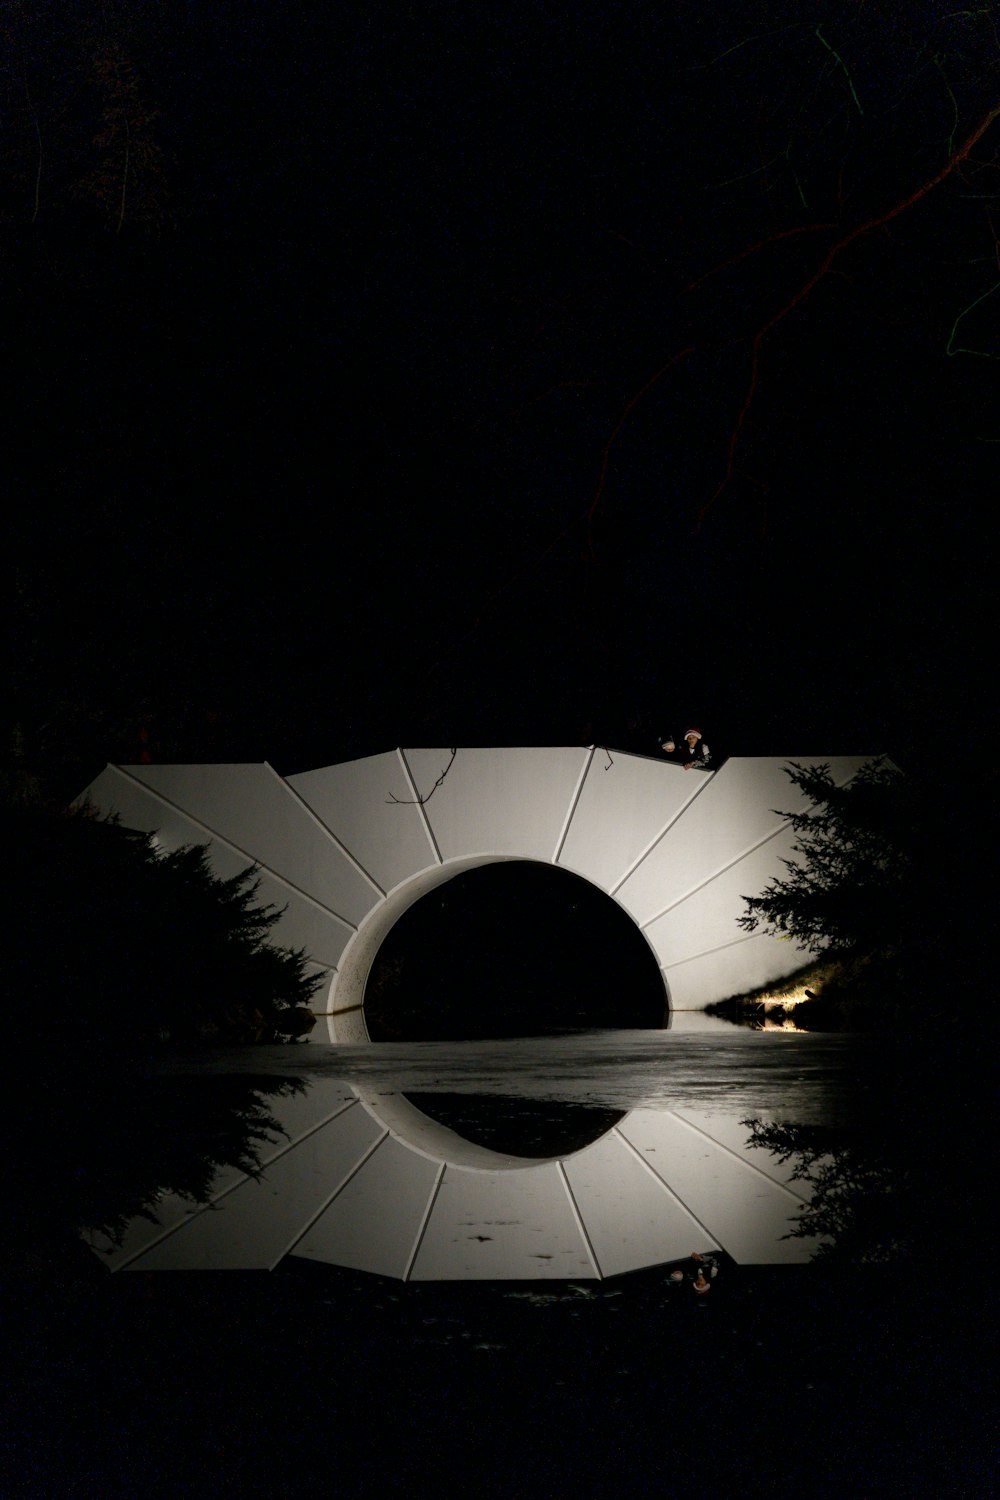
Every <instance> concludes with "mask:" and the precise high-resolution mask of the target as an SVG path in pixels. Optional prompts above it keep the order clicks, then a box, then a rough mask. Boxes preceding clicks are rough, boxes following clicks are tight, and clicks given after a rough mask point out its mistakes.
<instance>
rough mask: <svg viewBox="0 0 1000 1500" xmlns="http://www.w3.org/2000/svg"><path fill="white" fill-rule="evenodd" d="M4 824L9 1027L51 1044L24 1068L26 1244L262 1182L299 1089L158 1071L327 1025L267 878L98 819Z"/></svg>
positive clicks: (19, 1111)
mask: <svg viewBox="0 0 1000 1500" xmlns="http://www.w3.org/2000/svg"><path fill="white" fill-rule="evenodd" d="M3 823H4V832H5V834H6V836H7V848H8V850H9V853H10V858H11V864H10V869H11V870H12V871H13V872H14V876H15V878H14V882H13V884H14V890H13V894H12V896H11V898H10V902H9V905H8V928H7V939H6V942H5V945H4V951H3V955H2V959H0V968H2V971H3V977H4V980H5V985H4V992H5V994H6V996H7V1004H8V1024H9V1026H10V1027H11V1031H12V1034H13V1035H14V1036H17V1035H19V1034H22V1033H23V1034H26V1035H28V1036H32V1035H37V1034H38V1030H39V1027H40V1026H42V1027H43V1028H44V1036H45V1046H44V1049H43V1051H42V1052H41V1054H38V1053H36V1054H35V1055H34V1056H33V1057H31V1058H30V1059H29V1058H27V1057H23V1058H22V1057H21V1056H20V1055H19V1054H18V1052H17V1050H16V1048H10V1049H8V1057H7V1098H8V1102H9V1104H10V1105H11V1107H12V1109H13V1110H14V1112H15V1116H16V1119H17V1128H16V1132H15V1133H16V1138H17V1141H18V1146H17V1149H16V1150H14V1151H13V1152H12V1154H11V1159H10V1160H9V1161H8V1165H7V1171H8V1178H9V1185H10V1191H11V1192H12V1193H13V1194H14V1196H15V1199H16V1201H17V1202H18V1203H19V1204H20V1205H21V1206H22V1210H23V1212H22V1214H21V1216H20V1222H21V1223H22V1225H23V1229H24V1233H25V1234H26V1235H29V1236H31V1235H33V1234H34V1233H35V1232H36V1229H37V1226H38V1225H48V1226H49V1227H50V1228H56V1229H60V1230H62V1231H63V1232H65V1231H66V1230H69V1229H73V1228H83V1227H88V1228H103V1229H105V1230H107V1231H108V1232H110V1233H114V1232H116V1231H118V1230H120V1229H121V1228H122V1227H123V1225H124V1224H125V1223H126V1222H127V1220H128V1219H129V1218H131V1217H132V1216H134V1215H135V1214H136V1213H141V1212H148V1211H151V1210H152V1209H153V1208H154V1207H155V1203H156V1201H157V1198H158V1196H159V1195H160V1194H161V1193H162V1192H164V1191H174V1192H179V1193H183V1194H186V1195H187V1196H189V1197H191V1198H193V1199H195V1200H196V1201H199V1202H203V1201H205V1200H206V1199H207V1197H208V1196H209V1194H210V1191H211V1186H212V1182H213V1180H214V1178H215V1175H216V1172H217V1170H218V1169H219V1167H221V1166H224V1165H225V1166H229V1167H235V1168H236V1169H238V1170H239V1171H243V1172H255V1171H256V1170H257V1164H258V1161H259V1153H260V1148H261V1147H262V1145H264V1144H265V1143H267V1142H268V1141H271V1140H274V1139H276V1138H277V1137H278V1136H279V1135H280V1127H279V1126H278V1124H277V1122H276V1121H275V1120H274V1118H273V1117H272V1115H271V1114H270V1112H269V1109H268V1106H267V1099H268V1097H275V1096H278V1095H281V1094H286V1093H289V1092H294V1091H295V1090H296V1089H297V1088H298V1087H299V1085H298V1083H297V1081H296V1080H294V1079H292V1080H276V1079H264V1078H261V1077H255V1076H253V1075H251V1076H241V1077H238V1078H237V1077H221V1078H215V1077H207V1078H176V1077H165V1076H159V1075H158V1073H157V1059H158V1058H165V1057H167V1056H168V1055H169V1054H170V1053H171V1052H175V1051H176V1050H177V1049H178V1048H181V1049H185V1050H190V1049H191V1048H200V1047H203V1046H205V1045H206V1044H214V1045H222V1044H229V1045H238V1046H245V1045H252V1044H254V1043H256V1042H282V1041H286V1042H287V1041H290V1040H292V1039H294V1038H296V1037H298V1036H301V1035H302V1034H303V1033H305V1032H307V1031H308V1030H309V1029H310V1028H311V1026H312V1024H313V1016H312V1014H311V1012H310V1010H309V1008H308V1007H309V1000H310V997H311V995H312V994H313V992H314V990H315V988H316V985H317V983H318V981H317V979H316V978H315V977H314V975H313V974H312V973H311V972H310V969H309V965H308V963H307V960H306V958H305V955H304V954H303V953H301V952H298V951H294V950H291V949H287V948H282V947H280V946H277V945H275V944H274V943H272V942H271V941H270V940H269V934H270V932H271V929H272V927H273V925H274V923H275V921H276V920H277V918H278V913H277V912H276V911H274V910H273V909H271V908H268V907H261V906H259V905H258V904H257V902H256V892H257V881H256V879H255V878H254V873H253V871H252V870H246V871H243V872H241V873H239V874H237V875H236V876H234V877H232V878H230V879H228V880H220V879H218V878H217V877H216V876H214V875H213V874H212V872H211V870H210V868H209V866H208V862H207V858H206V854H205V850H204V849H203V848H182V849H177V850H174V851H171V852H167V853H164V852H161V851H159V850H158V849H157V847H156V842H155V839H154V838H153V836H151V835H149V834H146V833H140V832H137V831H135V830H132V829H127V828H123V827H122V826H121V825H120V824H118V823H117V822H114V821H101V820H99V819H97V818H96V817H94V816H92V815H91V814H90V813H89V812H88V811H87V810H86V809H84V810H82V811H74V812H70V813H67V814H65V815H62V816H54V815H52V814H50V813H47V812H42V811H39V810H38V809H29V810H24V809H23V808H22V809H16V810H14V811H8V812H7V813H6V814H5V815H4V817H3ZM33 1226H34V1227H33ZM16 1239H17V1237H15V1240H16Z"/></svg>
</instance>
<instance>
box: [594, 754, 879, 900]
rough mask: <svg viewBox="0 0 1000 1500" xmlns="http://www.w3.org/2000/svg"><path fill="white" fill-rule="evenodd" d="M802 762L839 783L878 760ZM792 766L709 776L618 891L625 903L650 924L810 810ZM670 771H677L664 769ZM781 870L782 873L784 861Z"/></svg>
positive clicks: (754, 761) (738, 762)
mask: <svg viewBox="0 0 1000 1500" xmlns="http://www.w3.org/2000/svg"><path fill="white" fill-rule="evenodd" d="M797 759H798V762H799V764H801V765H806V766H816V765H829V766H830V769H831V771H832V773H833V776H834V779H835V780H836V781H838V782H841V781H846V780H848V778H849V777H850V776H852V775H854V773H855V772H856V771H857V770H858V769H859V768H860V767H861V766H862V765H864V764H865V762H866V760H869V759H871V757H870V756H850V757H848V756H839V757H838V756H835V757H828V758H827V759H825V760H824V759H823V758H822V757H821V756H816V755H812V756H799V757H797ZM788 765H789V761H788V760H785V759H777V758H771V757H755V758H749V757H748V758H740V759H733V760H729V761H727V762H726V764H725V765H724V766H723V767H722V769H721V770H719V771H716V772H715V774H714V776H712V777H711V778H710V779H709V778H706V779H707V780H708V784H707V786H706V787H705V790H704V792H703V793H702V794H701V795H700V796H698V797H696V798H695V799H694V801H693V802H691V803H690V805H689V806H688V807H687V808H685V810H684V812H683V813H682V814H681V816H680V818H678V820H677V822H676V823H675V824H674V826H673V827H672V828H671V830H670V834H669V837H668V838H666V839H664V840H663V841H662V843H660V844H658V845H657V846H656V848H655V849H653V850H652V852H651V853H650V855H649V856H648V858H646V859H644V860H643V861H642V863H641V864H640V865H639V867H638V869H637V870H636V871H635V873H634V874H633V875H630V876H629V878H628V880H626V882H625V884H624V885H623V886H622V888H621V890H620V891H618V893H617V897H618V900H619V901H620V902H621V903H622V905H623V906H624V907H625V908H626V910H627V911H630V912H632V914H633V915H634V916H635V918H636V920H637V921H638V922H640V923H645V922H648V921H649V919H650V918H651V917H655V916H656V915H657V914H658V913H659V912H661V911H663V909H664V908H665V907H667V906H670V905H672V904H673V903H674V902H675V901H679V900H680V898H681V897H682V896H686V895H688V894H689V893H690V892H691V891H693V890H694V889H695V888H696V887H697V886H700V885H702V884H703V883H704V881H706V880H708V879H710V878H711V877H712V876H713V875H717V874H718V873H719V871H720V870H723V869H724V868H725V867H726V866H727V865H729V864H731V863H732V862H733V861H734V860H736V859H738V858H740V857H741V856H742V855H744V854H746V853H748V852H749V851H750V850H751V849H753V848H755V847H756V845H757V844H759V843H760V842H761V841H762V840H763V839H765V838H767V837H768V835H769V834H771V833H773V832H775V831H776V830H777V829H779V828H781V826H782V821H783V820H782V818H781V817H780V816H779V813H782V812H786V811H787V812H798V811H800V810H803V809H805V808H806V807H807V806H808V804H807V802H806V800H805V798H804V797H803V796H802V793H801V792H799V790H798V789H797V788H796V787H794V786H793V785H792V783H791V782H790V781H789V779H788V775H787V773H786V769H785V768H786V767H787V766H788ZM668 769H669V770H670V771H671V772H673V770H674V768H673V767H670V768H667V767H664V770H665V771H667V770H668ZM681 774H682V775H688V776H694V775H703V774H704V773H702V772H695V771H689V772H684V771H682V772H681ZM775 809H777V811H776V810H775ZM773 873H774V874H776V875H778V874H781V873H782V870H781V866H780V864H779V863H778V861H777V859H775V866H774V871H773ZM751 894H756V893H755V892H751Z"/></svg>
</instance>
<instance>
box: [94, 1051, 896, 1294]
mask: <svg viewBox="0 0 1000 1500" xmlns="http://www.w3.org/2000/svg"><path fill="white" fill-rule="evenodd" d="M866 1050H867V1047H866V1044H859V1043H858V1041H857V1039H855V1038H851V1037H845V1036H815V1035H813V1036H791V1035H784V1034H777V1033H775V1034H761V1033H756V1034H755V1033H752V1032H747V1031H742V1030H739V1029H737V1028H733V1027H722V1028H721V1029H720V1030H715V1031H711V1032H704V1033H697V1032H695V1033H690V1034H675V1033H670V1032H662V1031H654V1032H635V1031H628V1032H607V1031H602V1032H589V1033H584V1034H574V1035H568V1036H561V1037H544V1038H531V1039H507V1040H502V1041H495V1042H485V1043H484V1042H476V1043H462V1042H447V1043H419V1044H407V1045H393V1044H382V1045H380V1046H378V1047H370V1046H369V1047H343V1046H340V1047H327V1046H318V1045H314V1044H310V1045H308V1046H304V1047H285V1048H273V1049H272V1048H255V1049H251V1050H246V1051H239V1052H235V1053H224V1054H219V1055H217V1056H216V1057H215V1058H213V1059H206V1058H200V1059H196V1060H192V1061H190V1062H186V1063H185V1062H183V1061H178V1062H176V1063H175V1065H174V1066H175V1067H176V1069H177V1070H178V1071H184V1070H186V1071H188V1072H195V1073H199V1072H200V1073H204V1072H209V1071H212V1070H213V1069H214V1070H215V1071H218V1070H220V1069H221V1068H225V1069H227V1070H228V1071H230V1072H233V1071H235V1072H244V1073H246V1074H256V1075H258V1076H259V1075H261V1074H264V1073H270V1074H272V1075H280V1076H298V1077H300V1078H302V1079H303V1080H304V1085H305V1086H304V1088H303V1090H302V1091H301V1093H299V1094H297V1095H295V1096H293V1097H290V1098H284V1099H281V1100H278V1101H277V1104H276V1105H275V1106H274V1108H273V1113H274V1115H275V1117H276V1118H277V1119H278V1120H279V1121H280V1124H281V1128H282V1131H283V1132H284V1136H283V1137H282V1138H280V1139H275V1140H274V1141H273V1143H272V1145H271V1146H270V1147H269V1148H267V1149H266V1150H265V1151H264V1152H263V1153H262V1157H261V1167H262V1171H261V1173H260V1175H259V1176H258V1177H253V1176H249V1177H248V1176H246V1175H244V1174H241V1173H239V1172H237V1171H224V1172H222V1173H221V1174H220V1176H219V1178H218V1180H217V1182H216V1183H215V1184H214V1185H213V1192H212V1201H211V1203H210V1204H209V1205H208V1206H203V1205H196V1204H192V1203H191V1202H190V1201H189V1200H186V1199H182V1198H179V1197H177V1196H175V1195H167V1196H165V1197H164V1198H163V1199H162V1200H161V1201H160V1202H159V1203H158V1205H157V1208H156V1213H155V1216H154V1219H153V1220H152V1221H149V1220H145V1219H142V1220H135V1221H133V1222H132V1223H131V1224H130V1225H129V1226H128V1228H127V1230H126V1232H125V1234H124V1236H123V1237H122V1240H121V1243H120V1244H118V1245H112V1244H110V1243H109V1242H107V1241H102V1240H101V1239H100V1238H99V1237H95V1239H94V1241H93V1243H94V1247H95V1249H97V1250H98V1251H99V1253H101V1254H102V1255H103V1256H105V1257H106V1259H107V1260H108V1262H109V1264H111V1265H112V1266H113V1267H115V1268H124V1267H128V1268H134V1269H143V1270H147V1269H149V1270H154V1269H168V1268H185V1267H190V1268H197V1267H204V1268H220V1269H222V1268H237V1267H239V1268H251V1267H271V1266H274V1265H276V1264H277V1263H278V1262H279V1261H280V1260H281V1259H283V1257H284V1256H286V1255H288V1254H293V1255H295V1256H299V1257H302V1258H304V1259H307V1260H313V1261H319V1262H326V1263H329V1264H334V1265H342V1266H349V1267H353V1268H356V1269H362V1270H367V1271H372V1272H376V1273H378V1274H381V1275H388V1276H395V1277H400V1278H403V1279H414V1280H441V1279H511V1278H513V1279H518V1280H520V1279H551V1278H567V1277H570V1278H577V1279H579V1278H591V1279H602V1278H604V1277H607V1276H613V1275H618V1274H621V1273H623V1272H625V1271H631V1270H637V1269H639V1268H641V1267H643V1266H650V1265H658V1264H663V1263H666V1262H669V1261H672V1260H676V1259H677V1258H678V1257H681V1256H684V1255H688V1254H690V1252H691V1251H692V1250H694V1249H698V1250H700V1251H702V1252H706V1253H707V1252H709V1251H713V1250H719V1251H722V1252H725V1253H727V1254H729V1255H730V1256H731V1257H732V1258H733V1259H734V1260H736V1261H737V1262H742V1263H769V1262H785V1263H787V1262H802V1261H804V1260H807V1259H809V1258H810V1257H811V1255H812V1254H813V1253H814V1252H815V1250H816V1249H817V1247H818V1244H819V1239H818V1238H817V1236H815V1235H810V1236H807V1237H800V1238H796V1237H794V1236H793V1237H791V1238H789V1237H788V1236H789V1233H790V1230H791V1229H792V1228H793V1227H794V1224H795V1222H796V1220H797V1219H798V1217H799V1216H800V1215H801V1213H802V1211H803V1209H804V1207H805V1206H806V1204H807V1202H808V1198H809V1192H810V1187H809V1184H808V1182H806V1181H805V1180H804V1179H802V1178H800V1177H797V1176H796V1174H795V1171H794V1164H793V1163H791V1162H790V1161H789V1160H788V1159H787V1158H786V1159H784V1160H782V1159H780V1158H779V1157H777V1156H776V1155H775V1154H774V1153H773V1152H771V1151H770V1150H769V1149H767V1145H766V1144H761V1143H754V1142H753V1141H752V1140H750V1139H749V1138H748V1131H747V1127H746V1124H745V1123H744V1122H745V1121H746V1119H747V1117H748V1116H750V1115H753V1116H758V1117H760V1118H762V1119H765V1120H768V1121H771V1122H781V1121H786V1122H797V1123H799V1124H812V1125H814V1126H817V1127H818V1126H825V1127H829V1126H831V1125H834V1124H836V1123H837V1122H846V1121H849V1120H850V1119H851V1118H853V1117H854V1115H855V1114H856V1112H857V1111H858V1109H859V1108H861V1107H863V1104H864V1099H865V1094H866V1084H865V1078H866V1068H865V1066H863V1062H864V1058H865V1053H866ZM428 1094H430V1095H433V1096H435V1099H434V1101H432V1103H433V1108H431V1109H429V1108H427V1107H426V1105H427V1098H426V1096H427V1095H428ZM442 1096H444V1099H442ZM482 1100H486V1101H488V1111H487V1113H489V1114H490V1115H491V1116H492V1120H493V1125H494V1127H495V1128H494V1129H493V1130H492V1133H491V1132H490V1131H487V1132H486V1133H485V1134H484V1133H483V1131H482V1129H481V1128H480V1126H479V1125H478V1124H477V1114H478V1116H479V1120H480V1121H481V1119H482V1112H481V1105H480V1104H478V1103H477V1101H482ZM421 1101H422V1102H423V1104H424V1106H425V1107H423V1108H422V1107H421ZM565 1109H568V1110H569V1112H570V1113H569V1115H568V1116H567V1115H562V1116H560V1111H561V1110H565ZM470 1112H471V1114H470ZM567 1131H568V1133H567ZM581 1131H582V1133H581ZM574 1132H575V1134H574ZM554 1148H555V1149H554Z"/></svg>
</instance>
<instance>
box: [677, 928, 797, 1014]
mask: <svg viewBox="0 0 1000 1500" xmlns="http://www.w3.org/2000/svg"><path fill="white" fill-rule="evenodd" d="M733 927H734V929H735V930H736V931H737V932H738V931H739V929H738V928H737V927H736V922H735V913H734V921H733ZM808 961H809V954H808V953H804V952H803V951H802V949H801V948H797V947H796V946H795V944H794V943H786V942H784V941H782V939H780V938H776V937H770V936H769V935H768V934H767V933H755V934H754V935H753V936H751V937H743V936H741V937H739V938H737V939H736V941H735V942H734V943H732V944H730V945H729V946H728V947H725V948H719V949H717V950H716V951H715V952H714V953H706V954H703V955H702V956H701V957H699V958H692V959H687V960H685V962H684V963H680V964H665V965H664V968H663V973H664V976H665V978H666V981H667V985H668V986H669V989H670V1003H671V1005H672V1006H674V1007H675V1008H677V1009H680V1010H693V1009H696V1008H697V1007H699V1006H703V1005H711V1004H712V1003H713V1002H714V1001H716V1000H724V999H726V997H727V996H729V995H741V994H745V993H746V992H747V991H748V990H755V989H757V988H758V987H759V986H760V985H763V984H770V983H771V982H772V981H773V980H775V979H784V978H785V976H786V975H787V974H791V973H794V971H795V970H796V969H799V968H801V967H802V965H803V964H804V963H807V962H808Z"/></svg>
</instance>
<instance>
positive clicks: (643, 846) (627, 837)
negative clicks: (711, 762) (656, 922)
mask: <svg viewBox="0 0 1000 1500" xmlns="http://www.w3.org/2000/svg"><path fill="white" fill-rule="evenodd" d="M612 761H613V764H612V765H611V766H610V767H609V766H608V762H607V756H606V755H605V752H604V751H603V750H598V751H597V753H596V754H595V756H594V758H593V760H592V761H591V764H590V768H589V770H588V772H587V779H586V781H585V782H584V784H583V790H582V791H581V793H580V799H579V802H578V803H577V805H576V808H575V810H574V813H573V818H572V821H571V823H570V826H569V831H568V833H567V835H566V841H565V843H564V845H563V848H562V852H561V854H560V856H559V863H560V864H561V865H565V866H566V868H567V869H570V870H574V871H576V873H577V874H580V875H584V876H586V878H587V879H588V880H591V881H593V883H594V884H595V885H598V886H600V887H601V889H602V890H605V891H610V890H612V889H613V888H614V887H615V886H616V885H617V884H618V883H619V881H620V880H621V879H622V877H623V876H624V875H626V874H627V873H628V871H629V870H631V869H632V867H633V865H635V863H636V861H637V860H638V859H639V858H640V856H641V855H642V854H644V853H645V852H646V850H647V849H648V848H649V846H650V844H651V843H652V842H653V841H654V840H655V839H656V838H658V837H659V836H660V835H661V834H662V833H663V831H664V829H665V828H667V827H668V825H669V824H670V823H671V822H672V821H673V819H674V818H676V817H677V815H678V813H679V812H680V811H681V809H682V808H683V807H684V806H685V805H686V804H687V803H688V802H690V800H691V798H692V797H694V796H695V794H696V793H697V792H699V791H701V790H703V789H704V787H705V778H704V776H703V775H701V774H699V776H698V777H697V778H695V775H694V773H693V772H689V773H688V774H686V775H685V772H684V769H683V767H682V766H674V765H671V764H669V762H668V763H664V762H661V761H655V760H648V759H645V758H642V757H640V756H636V755H623V754H622V753H621V752H620V751H618V750H615V751H614V752H613V754H612Z"/></svg>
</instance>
